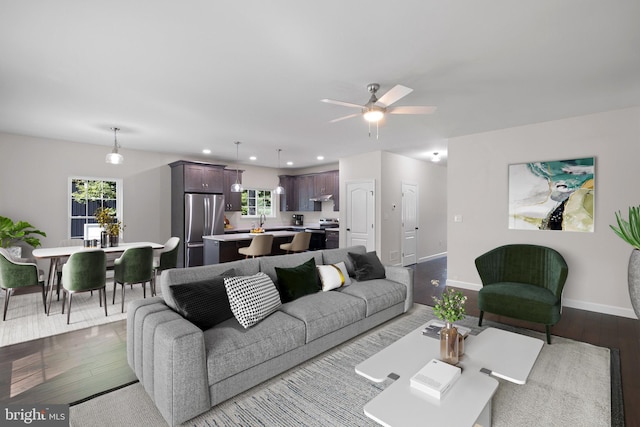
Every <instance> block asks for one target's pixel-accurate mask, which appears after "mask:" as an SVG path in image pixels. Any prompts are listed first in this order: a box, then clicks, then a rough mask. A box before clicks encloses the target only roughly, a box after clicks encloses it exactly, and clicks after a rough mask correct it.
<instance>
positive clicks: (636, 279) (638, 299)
mask: <svg viewBox="0 0 640 427" xmlns="http://www.w3.org/2000/svg"><path fill="white" fill-rule="evenodd" d="M615 215H616V222H617V224H618V226H617V227H615V226H613V225H610V227H611V229H612V230H613V231H614V232H615V233H616V234H617V235H618V236H619V237H620V238H621V239H622V240H624V241H625V242H627V243H628V244H630V245H631V246H632V247H633V250H632V251H631V256H630V257H629V271H628V285H629V296H630V297H631V305H632V306H633V311H634V312H635V313H636V316H637V317H638V318H639V319H640V206H630V207H629V219H628V220H626V219H624V218H623V217H622V213H621V212H620V211H618V212H616V214H615Z"/></svg>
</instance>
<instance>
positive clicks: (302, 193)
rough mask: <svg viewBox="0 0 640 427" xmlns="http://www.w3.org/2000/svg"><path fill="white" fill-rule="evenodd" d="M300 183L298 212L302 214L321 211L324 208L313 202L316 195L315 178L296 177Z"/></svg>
mask: <svg viewBox="0 0 640 427" xmlns="http://www.w3.org/2000/svg"><path fill="white" fill-rule="evenodd" d="M296 180H297V183H298V210H299V211H300V212H313V211H320V210H321V209H322V206H321V205H320V203H319V202H314V201H311V200H310V199H311V198H312V197H315V196H316V193H315V191H316V190H315V176H314V175H299V176H297V177H296Z"/></svg>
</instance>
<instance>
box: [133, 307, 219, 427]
mask: <svg viewBox="0 0 640 427" xmlns="http://www.w3.org/2000/svg"><path fill="white" fill-rule="evenodd" d="M127 313H128V314H127V359H128V362H129V365H130V366H131V368H132V369H133V370H134V372H135V374H136V376H137V377H138V379H139V380H140V383H141V384H142V385H143V386H144V389H145V390H146V392H147V393H148V394H149V396H150V397H151V399H152V400H153V402H154V403H155V405H156V407H157V408H158V410H159V411H160V413H161V414H162V416H163V417H164V419H165V420H166V421H167V423H169V425H176V424H180V423H182V422H184V421H187V420H189V419H191V418H193V417H195V416H197V415H199V414H201V413H202V412H205V411H206V410H208V409H209V408H210V407H211V404H210V402H211V400H210V397H209V385H208V375H207V365H206V354H205V353H206V352H205V344H204V334H203V332H202V330H200V328H198V327H196V326H195V325H194V324H193V323H191V322H189V321H188V320H186V319H184V318H183V317H182V316H180V315H179V314H178V313H176V312H174V311H173V310H171V309H170V308H169V307H168V306H167V305H166V304H165V303H164V302H163V301H162V299H161V298H149V299H146V300H141V301H135V302H132V303H130V304H129V306H128V308H127Z"/></svg>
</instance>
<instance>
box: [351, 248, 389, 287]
mask: <svg viewBox="0 0 640 427" xmlns="http://www.w3.org/2000/svg"><path fill="white" fill-rule="evenodd" d="M349 258H351V261H352V262H353V267H354V271H355V276H356V280H358V281H360V282H362V281H365V280H373V279H384V277H385V273H384V265H382V263H381V262H380V258H378V255H377V254H376V252H375V251H371V252H367V253H366V254H358V253H355V252H349Z"/></svg>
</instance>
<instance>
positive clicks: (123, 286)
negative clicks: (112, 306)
mask: <svg viewBox="0 0 640 427" xmlns="http://www.w3.org/2000/svg"><path fill="white" fill-rule="evenodd" d="M124 288H126V286H125V285H124V284H122V313H124Z"/></svg>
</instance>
